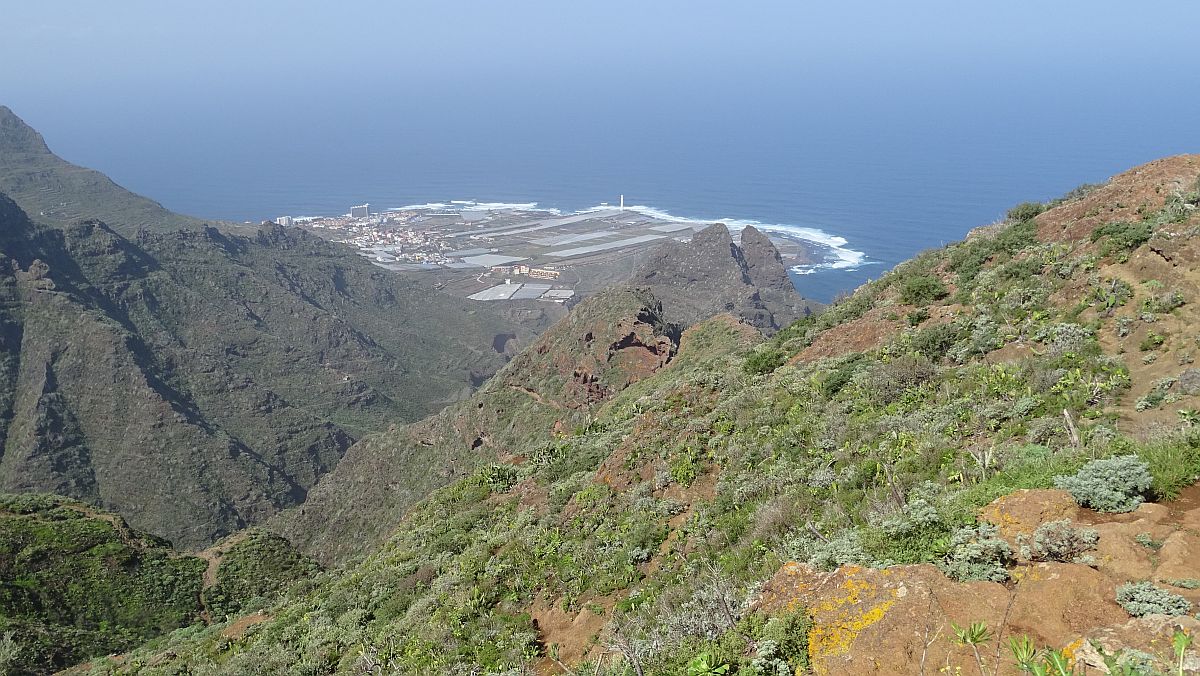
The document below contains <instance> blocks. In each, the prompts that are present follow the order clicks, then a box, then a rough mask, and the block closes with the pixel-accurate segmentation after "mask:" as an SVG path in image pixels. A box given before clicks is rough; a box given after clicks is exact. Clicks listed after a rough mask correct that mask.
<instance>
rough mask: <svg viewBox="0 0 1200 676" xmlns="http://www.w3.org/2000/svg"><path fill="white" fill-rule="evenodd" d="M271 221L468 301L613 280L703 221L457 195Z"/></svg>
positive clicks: (787, 244)
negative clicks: (427, 277)
mask: <svg viewBox="0 0 1200 676" xmlns="http://www.w3.org/2000/svg"><path fill="white" fill-rule="evenodd" d="M274 222H275V223H277V224H279V225H284V226H292V227H302V228H305V229H308V230H311V231H313V232H316V233H317V234H320V235H321V236H323V237H325V238H327V239H331V240H334V241H338V242H343V243H346V244H349V245H351V246H354V247H355V248H357V249H358V251H359V252H360V253H361V254H362V255H363V256H365V257H367V258H369V259H370V260H371V261H372V262H374V263H375V264H376V265H378V266H380V267H383V268H386V269H389V270H394V271H397V272H428V273H431V274H433V275H434V276H435V277H436V278H437V285H438V288H445V289H447V290H450V291H451V292H456V293H460V294H461V295H464V296H466V297H468V298H471V299H474V300H479V301H507V300H543V301H548V302H554V303H567V302H570V301H571V300H572V299H573V298H574V297H575V296H576V294H581V293H587V292H588V291H589V290H591V289H595V288H600V287H602V286H604V285H607V284H609V283H612V282H613V281H615V280H618V279H620V278H621V276H622V275H623V274H628V271H629V270H630V269H631V267H632V265H633V262H634V261H636V260H638V259H639V258H640V257H641V255H642V254H644V253H645V252H646V251H647V250H648V249H649V248H653V247H654V246H656V245H659V244H661V243H662V242H664V241H668V240H671V239H675V240H679V241H686V240H688V239H690V238H691V236H692V234H693V233H694V232H695V231H697V230H699V229H702V228H704V227H706V226H707V225H709V223H707V222H703V221H697V220H693V219H673V218H664V217H663V216H662V215H659V214H657V213H647V211H646V210H643V209H637V208H626V207H625V205H624V198H623V197H622V198H621V200H620V201H619V203H618V204H617V205H616V206H609V205H607V204H603V205H601V206H599V207H596V208H593V209H589V210H586V211H582V212H578V213H573V214H562V213H560V212H558V211H555V210H548V209H539V208H537V206H536V205H534V204H492V203H478V202H470V201H460V202H449V203H434V204H426V205H415V206H409V207H399V208H391V209H384V210H376V209H375V208H374V207H372V205H370V204H362V205H356V206H353V207H351V209H350V211H349V213H347V214H344V215H339V216H320V217H312V216H281V217H279V218H276V219H274ZM778 244H779V246H780V247H781V249H782V251H783V252H784V255H785V259H786V258H791V259H792V260H806V259H805V255H806V252H805V251H804V247H803V246H802V245H801V244H800V243H798V242H797V241H794V240H791V239H787V238H781V239H780V240H779V242H778Z"/></svg>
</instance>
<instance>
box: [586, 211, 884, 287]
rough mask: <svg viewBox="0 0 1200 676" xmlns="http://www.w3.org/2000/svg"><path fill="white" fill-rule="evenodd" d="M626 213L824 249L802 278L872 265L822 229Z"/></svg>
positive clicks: (800, 270)
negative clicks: (753, 231)
mask: <svg viewBox="0 0 1200 676" xmlns="http://www.w3.org/2000/svg"><path fill="white" fill-rule="evenodd" d="M612 209H613V207H612V206H606V205H597V206H594V207H588V208H587V209H580V210H579V211H577V212H575V213H578V214H585V213H593V212H597V211H611V210H612ZM625 211H632V212H634V213H637V214H641V215H642V216H646V217H647V218H652V219H654V220H660V221H670V222H674V223H690V224H693V225H704V226H707V225H711V224H713V223H724V224H725V227H727V228H729V230H730V231H731V232H740V231H742V230H743V229H744V228H745V227H746V226H748V225H752V226H754V227H755V228H757V229H759V230H762V231H763V232H771V233H775V234H777V235H782V236H785V237H791V238H793V239H799V240H803V241H805V242H809V243H810V244H815V245H817V246H818V247H820V248H821V249H822V253H824V254H825V260H824V261H822V262H820V263H812V264H807V265H796V266H793V267H792V270H793V271H794V272H795V273H796V274H799V275H807V274H812V273H814V272H816V271H817V270H821V269H826V270H855V269H857V268H858V267H860V266H862V265H869V264H870V263H869V262H868V261H867V255H866V254H865V253H863V252H862V251H857V250H855V249H851V248H849V246H848V244H849V242H848V241H847V240H846V238H845V237H839V236H837V235H831V234H829V233H827V232H825V231H824V230H821V229H819V228H810V227H804V226H800V225H788V224H784V223H763V222H762V221H757V220H754V219H748V218H692V217H687V216H676V215H674V214H671V213H670V212H668V211H664V210H663V209H657V208H655V207H650V206H645V205H641V204H635V205H633V206H629V205H626V207H625Z"/></svg>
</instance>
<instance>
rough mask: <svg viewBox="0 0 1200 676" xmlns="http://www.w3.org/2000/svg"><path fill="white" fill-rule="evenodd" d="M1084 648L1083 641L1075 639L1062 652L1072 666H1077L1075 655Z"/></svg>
mask: <svg viewBox="0 0 1200 676" xmlns="http://www.w3.org/2000/svg"><path fill="white" fill-rule="evenodd" d="M1082 647H1083V639H1082V638H1078V639H1075V640H1074V641H1071V642H1070V643H1068V644H1067V647H1065V648H1063V651H1062V653H1063V657H1065V658H1067V662H1068V663H1069V664H1070V665H1071V666H1075V653H1076V651H1078V650H1079V649H1080V648H1082Z"/></svg>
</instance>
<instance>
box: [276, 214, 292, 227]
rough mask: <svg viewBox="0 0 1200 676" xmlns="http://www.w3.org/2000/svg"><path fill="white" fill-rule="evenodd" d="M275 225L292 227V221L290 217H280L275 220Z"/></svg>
mask: <svg viewBox="0 0 1200 676" xmlns="http://www.w3.org/2000/svg"><path fill="white" fill-rule="evenodd" d="M275 223H276V224H278V225H292V223H293V221H292V217H291V216H280V217H279V218H276V219H275Z"/></svg>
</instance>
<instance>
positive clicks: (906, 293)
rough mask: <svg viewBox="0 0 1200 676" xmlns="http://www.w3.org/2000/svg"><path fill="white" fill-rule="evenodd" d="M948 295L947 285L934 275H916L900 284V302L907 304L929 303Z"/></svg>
mask: <svg viewBox="0 0 1200 676" xmlns="http://www.w3.org/2000/svg"><path fill="white" fill-rule="evenodd" d="M948 295H950V292H949V291H947V290H946V286H945V285H944V284H942V282H941V280H939V279H938V278H937V277H934V276H932V275H915V276H913V277H909V278H907V279H905V280H904V281H903V282H902V283H901V284H900V302H901V303H904V304H905V305H929V304H930V303H932V302H933V301H935V300H941V299H943V298H945V297H946V296H948Z"/></svg>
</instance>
